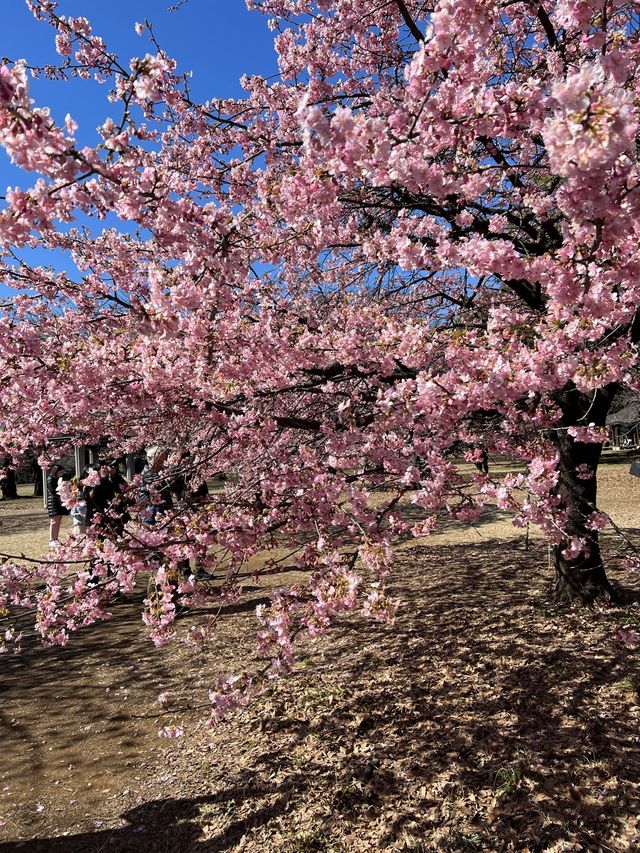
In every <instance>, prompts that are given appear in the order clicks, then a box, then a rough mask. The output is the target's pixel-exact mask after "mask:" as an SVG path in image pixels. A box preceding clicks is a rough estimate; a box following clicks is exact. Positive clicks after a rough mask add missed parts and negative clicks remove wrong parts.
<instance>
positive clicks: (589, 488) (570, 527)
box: [554, 385, 617, 604]
mask: <svg viewBox="0 0 640 853" xmlns="http://www.w3.org/2000/svg"><path fill="white" fill-rule="evenodd" d="M616 389H617V386H615V385H609V386H607V387H606V388H603V389H601V390H599V391H598V392H596V393H595V394H590V395H586V394H583V393H581V392H579V391H578V390H577V389H575V388H573V387H571V388H568V389H566V390H565V391H564V392H563V393H562V395H561V396H560V397H559V399H558V402H559V403H560V406H561V408H562V421H561V424H560V428H559V429H558V431H557V433H556V445H557V447H558V451H559V455H560V471H559V474H560V477H559V484H558V493H559V495H560V498H561V500H562V504H563V506H564V507H565V509H566V510H567V515H568V518H567V524H566V534H567V536H566V538H564V539H563V541H562V542H560V543H559V544H557V545H556V546H555V548H554V560H555V569H556V579H555V596H556V599H557V600H558V601H561V602H565V603H566V602H572V601H580V602H582V603H584V604H589V603H591V602H592V601H594V600H595V599H596V598H599V597H601V596H603V595H606V596H609V597H610V598H612V599H613V598H615V591H614V589H613V587H612V586H611V584H610V582H609V580H608V578H607V575H606V572H605V568H604V564H603V561H602V554H601V551H600V542H599V537H598V531H597V530H591V529H590V528H589V527H588V526H587V524H588V520H589V516H590V515H591V513H593V512H594V510H596V509H597V506H598V504H597V496H598V495H597V489H598V486H597V471H598V463H599V461H600V455H601V453H602V444H591V443H589V444H585V443H583V442H580V441H575V440H574V439H573V438H572V437H571V436H570V435H568V433H567V427H569V426H587V424H590V423H593V424H595V425H596V426H604V425H605V421H606V417H607V414H608V412H609V408H610V407H611V402H612V400H613V397H614V395H615V392H616ZM580 466H587V467H588V468H589V470H590V471H591V472H592V476H591V477H590V478H589V479H584V478H583V477H580V476H578V473H579V471H581V470H584V468H582V469H581V467H580ZM572 537H578V538H580V539H584V540H585V541H586V543H587V545H586V548H585V550H584V552H583V553H582V554H579V555H578V556H577V557H574V558H570V557H567V556H565V554H564V553H563V552H564V551H565V549H566V547H567V545H568V542H569V540H570V539H571V538H572Z"/></svg>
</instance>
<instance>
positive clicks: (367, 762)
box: [269, 542, 640, 851]
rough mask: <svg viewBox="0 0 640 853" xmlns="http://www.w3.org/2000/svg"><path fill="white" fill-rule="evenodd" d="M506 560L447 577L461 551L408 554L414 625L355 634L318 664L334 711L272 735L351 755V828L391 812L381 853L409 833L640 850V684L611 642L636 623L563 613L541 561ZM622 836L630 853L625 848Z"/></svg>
mask: <svg viewBox="0 0 640 853" xmlns="http://www.w3.org/2000/svg"><path fill="white" fill-rule="evenodd" d="M500 553H502V554H503V555H504V553H505V543H503V542H501V543H493V544H492V543H486V544H485V545H484V546H483V547H482V548H475V547H473V548H472V547H461V548H459V559H456V560H455V570H453V567H451V568H452V570H451V571H450V572H448V573H447V574H446V575H444V574H442V573H441V572H438V571H437V569H436V567H437V566H438V565H439V564H441V563H442V561H443V560H445V559H447V560H449V561H450V562H451V561H452V559H453V558H452V555H451V553H450V549H444V548H429V549H423V548H415V549H413V550H412V551H410V552H407V553H406V554H403V555H402V556H401V557H400V559H401V560H402V563H403V565H402V566H401V567H399V574H400V576H401V577H402V581H401V583H399V584H398V589H397V593H398V594H399V595H401V596H402V599H403V617H402V622H401V623H398V625H397V626H396V627H395V628H393V629H390V630H389V629H387V630H383V631H380V630H378V629H376V628H374V627H372V626H371V625H370V624H364V623H361V624H353V623H352V624H347V625H345V626H344V627H343V628H342V630H341V631H338V632H337V634H336V635H333V636H332V643H331V646H330V647H329V648H323V650H322V654H321V656H318V657H319V658H321V660H320V659H316V660H315V662H314V663H315V665H318V666H320V667H321V668H322V669H323V670H324V671H325V672H326V673H331V674H333V675H334V679H333V680H331V678H327V681H326V683H325V689H326V691H327V696H330V697H331V703H330V710H329V708H328V707H327V703H326V701H324V700H323V698H322V697H318V696H317V695H316V697H315V699H314V698H313V695H314V694H313V688H312V687H311V688H309V692H308V695H307V700H306V703H307V711H308V712H307V715H306V717H307V719H303V720H299V719H297V717H298V716H299V715H297V714H295V712H294V711H293V710H290V711H289V713H290V716H289V725H288V727H287V724H286V721H287V714H286V713H283V709H282V708H280V707H279V708H278V713H277V715H276V716H275V717H274V723H275V722H276V720H277V729H279V730H282V731H283V732H286V733H287V734H289V735H297V739H298V741H300V742H303V741H304V739H305V737H308V734H309V719H311V720H312V721H313V722H312V729H313V730H314V732H315V736H316V737H318V738H319V739H320V740H321V741H322V743H323V744H324V748H325V750H332V751H333V752H334V754H335V753H339V752H340V751H342V754H343V759H342V761H341V762H340V764H339V767H337V768H335V774H336V775H337V777H338V779H339V780H341V782H340V785H339V786H338V787H340V788H341V790H343V791H345V790H346V791H347V792H348V793H347V794H346V795H345V794H343V796H342V799H343V801H344V798H345V796H346V797H347V800H348V801H349V807H350V809H351V811H352V814H353V818H354V819H355V820H357V819H358V816H359V815H360V816H363V815H365V814H366V813H367V811H371V809H374V810H377V809H382V808H383V807H384V804H385V803H387V802H393V803H394V808H396V811H397V812H398V813H397V814H396V818H395V819H394V820H392V821H390V823H389V826H388V827H387V829H386V833H385V835H384V838H383V842H384V843H383V846H381V847H380V849H400V848H396V847H393V846H392V845H394V844H395V843H399V839H401V838H402V837H403V833H408V832H409V830H408V829H407V827H411V833H410V834H411V837H412V838H414V840H416V843H418V840H419V843H422V844H424V845H428V848H427V847H426V846H425V848H424V849H434V850H449V849H451V850H464V849H469V850H471V849H478V850H479V849H483V850H491V851H493V850H520V849H524V848H525V847H526V848H527V849H529V850H531V851H543V850H547V849H551V847H552V845H553V844H555V843H559V842H563V843H565V842H571V843H574V844H577V845H579V846H578V847H576V848H574V849H585V850H588V849H598V848H597V847H592V846H591V845H593V844H595V843H596V841H597V842H598V843H600V842H601V843H603V844H606V843H607V840H608V839H609V841H610V843H611V844H613V847H610V848H609V849H633V844H634V843H637V844H638V848H639V849H640V829H637V830H636V829H634V827H635V825H636V824H635V819H634V814H635V810H634V809H633V807H631V802H632V800H633V797H634V795H637V793H638V791H640V747H639V745H638V738H637V701H638V696H639V691H640V678H639V677H638V674H637V668H636V658H637V652H636V649H635V647H631V646H627V645H625V644H624V643H622V642H619V641H618V640H616V630H615V626H616V624H618V625H619V624H621V623H623V622H624V621H626V620H627V619H628V618H629V617H630V614H629V612H628V611H624V610H622V609H619V610H616V609H615V608H613V609H611V608H607V609H604V608H603V609H594V610H591V611H585V610H580V611H578V610H560V609H558V608H556V607H555V606H554V605H553V603H552V602H551V600H550V598H549V596H548V591H547V589H546V585H545V583H541V581H540V578H539V575H538V572H539V567H540V566H541V564H543V561H544V557H545V549H544V548H543V547H541V546H540V545H538V546H537V548H535V549H534V550H533V551H532V552H529V553H524V552H523V551H522V550H521V549H516V548H515V547H513V548H512V549H511V550H510V551H507V553H509V558H508V560H504V559H503V560H500V559H499V555H500ZM432 567H433V568H432ZM534 567H535V568H534ZM412 575H413V578H412V577H411V576H412ZM419 575H422V576H423V577H422V578H421V579H420V578H419V577H418V576H419ZM537 575H538V576H537ZM412 581H413V582H412ZM631 616H632V617H633V618H639V617H640V613H635V612H634V613H632V614H631ZM345 659H346V660H348V661H349V668H348V673H347V678H346V679H345V677H344V675H341V674H340V670H341V667H342V666H343V665H344V661H345ZM634 673H635V675H634ZM309 696H311V699H309ZM325 698H326V697H325ZM304 701H305V700H303V707H304ZM310 708H311V710H309V709H310ZM634 708H635V711H634ZM269 758H270V760H276V761H278V758H277V757H276V756H274V755H273V752H272V753H270V755H269ZM279 761H280V765H279V766H280V767H281V768H282V767H284V766H286V763H285V761H286V760H285V759H284V758H283V756H282V755H280V758H279ZM310 772H315V768H314V767H313V766H312V765H310ZM319 775H320V776H321V774H319ZM398 803H400V804H401V805H400V806H399V807H398ZM335 805H336V808H337V807H338V806H339V805H340V804H339V803H338V802H336V804H335ZM454 815H455V818H454ZM625 833H627V836H626V837H627V838H628V843H629V844H630V846H629V847H628V848H627V847H624V846H623V847H620V846H615V845H616V844H619V843H620V841H619V840H616V839H620V838H624V837H625ZM634 837H635V839H636V841H634V840H633V839H634ZM465 839H466V840H465ZM625 843H627V842H625ZM465 845H466V846H465ZM408 849H411V845H409V847H408ZM414 849H418V848H417V847H416V848H414ZM554 849H555V848H554ZM603 849H607V847H606V846H605V847H603Z"/></svg>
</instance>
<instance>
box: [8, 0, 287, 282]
mask: <svg viewBox="0 0 640 853" xmlns="http://www.w3.org/2000/svg"><path fill="white" fill-rule="evenodd" d="M175 2H176V0H60V2H59V5H58V13H59V14H61V15H66V16H73V17H79V16H83V17H86V18H88V19H89V20H90V22H91V24H92V27H93V32H94V33H95V34H96V35H100V36H102V37H103V38H104V39H105V41H106V43H107V46H108V47H109V49H110V50H111V51H113V52H115V53H117V54H118V56H119V57H120V59H121V61H122V60H123V64H125V65H128V63H129V60H130V59H131V57H132V56H144V55H145V53H148V52H151V53H153V52H155V48H154V47H153V45H152V44H151V43H150V42H149V39H148V34H147V33H144V34H143V35H142V36H138V35H136V33H135V30H134V24H135V23H136V21H144V20H148V21H149V22H150V23H151V24H152V26H153V31H154V34H155V36H156V38H157V40H158V42H159V43H160V45H161V46H162V48H163V50H165V52H166V53H167V54H168V55H169V56H172V57H173V58H174V59H175V60H176V61H177V62H178V70H179V71H192V72H193V76H192V78H191V82H190V86H191V92H192V94H193V97H194V99H196V100H205V99H207V98H212V97H221V98H227V97H242V94H243V90H242V88H241V86H240V85H239V79H240V77H241V76H242V75H243V74H261V75H263V76H265V77H269V76H271V75H273V74H275V73H276V71H277V65H276V58H275V53H274V49H273V33H271V32H270V31H269V30H268V28H267V19H266V17H265V16H264V15H262V14H260V13H258V12H248V11H247V9H246V6H245V0H188V2H186V3H184V4H183V5H182V6H180V7H179V8H178V9H177V10H176V11H169V8H170V6H171V5H173V4H174V3H175ZM0 4H1V5H2V28H1V29H0V57H2V58H8V59H11V60H17V59H22V58H24V59H26V60H27V61H28V64H30V65H44V64H46V63H47V62H58V61H60V57H59V56H58V55H57V54H56V52H55V47H54V38H55V30H54V29H53V27H50V26H49V25H48V24H46V23H43V22H38V21H36V20H35V19H34V18H33V16H32V15H31V13H30V12H29V10H28V9H27V6H26V4H25V2H24V0H0ZM109 88H110V86H109V85H108V84H106V85H99V84H97V83H95V82H94V81H92V80H86V81H85V80H77V79H74V80H70V81H57V82H52V81H49V80H46V79H33V80H31V83H30V93H31V97H32V98H33V99H34V100H35V102H36V105H37V106H40V107H49V108H50V109H51V112H52V115H53V116H54V118H55V119H56V120H57V121H58V122H62V121H63V120H64V117H65V115H66V114H67V113H70V114H71V116H72V117H73V118H74V119H75V120H76V122H77V123H78V125H79V127H78V131H77V132H76V134H75V135H76V138H77V140H78V143H79V144H86V145H91V144H96V143H97V142H98V141H99V138H98V135H97V133H96V127H98V125H101V124H102V123H103V122H104V120H105V119H106V118H107V117H108V116H112V117H113V118H117V117H118V111H119V109H120V107H119V106H118V105H117V104H111V103H110V102H109V101H108V100H107V93H108V91H109ZM37 177H38V176H37V175H34V174H29V173H24V172H22V171H21V170H19V169H16V168H15V167H14V166H12V164H11V163H10V161H9V158H8V157H7V155H6V153H5V151H4V149H3V148H1V147H0V195H4V191H5V188H6V187H7V186H20V187H24V188H26V187H29V186H31V185H32V184H33V183H34V182H35V180H36V179H37ZM0 204H1V203H0ZM110 224H113V223H110ZM121 225H122V224H121ZM101 227H104V223H103V224H102V226H101ZM20 255H21V256H22V257H23V258H24V259H25V260H30V261H31V262H35V263H41V264H47V265H51V266H53V267H54V268H57V269H67V270H68V271H70V270H69V259H67V258H65V257H64V256H63V255H62V254H58V253H50V252H47V253H43V252H42V251H40V250H35V251H32V250H28V249H25V250H22V251H21V252H20ZM7 293H8V290H7V287H6V286H5V285H4V284H3V283H2V281H0V296H3V295H6V294H7Z"/></svg>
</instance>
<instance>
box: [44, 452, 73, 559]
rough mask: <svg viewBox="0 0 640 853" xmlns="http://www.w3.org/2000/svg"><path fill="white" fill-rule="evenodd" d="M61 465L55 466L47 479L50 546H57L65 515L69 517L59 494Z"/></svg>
mask: <svg viewBox="0 0 640 853" xmlns="http://www.w3.org/2000/svg"><path fill="white" fill-rule="evenodd" d="M62 471H63V468H62V466H61V465H57V464H56V465H53V466H52V467H51V471H50V472H49V476H48V477H47V515H48V516H49V544H50V545H55V544H56V543H57V542H58V537H59V535H60V524H61V522H62V516H63V515H69V510H68V509H67V508H66V507H65V506H63V504H62V501H61V500H60V495H59V494H58V481H59V479H60V477H61V475H62Z"/></svg>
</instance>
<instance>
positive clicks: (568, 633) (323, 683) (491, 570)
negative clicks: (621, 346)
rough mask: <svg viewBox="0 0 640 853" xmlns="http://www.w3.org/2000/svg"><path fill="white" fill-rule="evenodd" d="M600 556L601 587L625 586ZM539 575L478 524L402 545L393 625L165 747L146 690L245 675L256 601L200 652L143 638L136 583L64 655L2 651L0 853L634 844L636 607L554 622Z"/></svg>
mask: <svg viewBox="0 0 640 853" xmlns="http://www.w3.org/2000/svg"><path fill="white" fill-rule="evenodd" d="M601 483H602V491H603V505H604V506H605V508H607V509H608V510H609V511H611V512H613V514H614V517H616V518H617V519H618V520H621V522H622V524H624V526H625V527H627V528H637V527H640V518H639V515H638V510H637V507H638V500H637V498H638V496H639V495H638V492H640V488H639V485H640V483H639V481H635V480H632V479H631V478H630V477H628V475H627V468H626V467H622V466H613V465H611V466H608V467H607V468H606V469H605V470H604V473H603V476H602V478H601ZM19 503H21V504H22V506H24V507H25V510H24V515H25V516H26V517H28V516H29V515H30V512H27V511H26V504H27V502H26V501H24V502H19ZM29 503H30V502H29ZM22 506H21V512H22V511H23V510H22ZM0 509H2V510H4V509H6V508H2V505H1V504H0ZM8 514H9V513H7V514H6V515H4V516H2V515H0V519H2V520H5V518H6V517H7V515H8ZM621 516H622V518H621ZM44 521H45V520H44V518H42V516H41V523H44ZM1 533H2V530H1V529H0V535H1ZM17 535H18V536H21V535H24V534H17ZM26 535H27V536H32V537H38V536H39V535H41V534H40V532H39V531H38V530H34V531H31V532H30V533H28V534H26ZM15 541H17V540H16V534H15V533H13V534H11V535H10V536H6V537H4V538H2V539H0V550H4V549H5V547H6V545H5V543H7V544H9V545H13V543H14V542H15ZM20 541H21V543H22V544H21V545H20V548H21V550H24V549H25V545H24V542H25V540H20ZM37 541H38V540H36V538H34V539H33V543H34V547H35V545H36V542H37ZM617 548H618V543H617V542H616V540H615V538H609V539H608V540H607V550H608V552H609V554H610V555H611V556H612V557H613V559H612V568H611V576H612V579H613V580H614V582H615V583H617V584H619V585H624V586H626V587H627V588H629V587H631V589H633V587H634V586H635V590H636V592H638V591H640V590H639V587H640V584H639V583H638V579H637V578H636V576H633V575H631V576H630V575H623V574H622V573H621V572H619V571H618V570H617V569H616V560H615V556H614V555H615V553H616V550H617ZM546 564H547V552H546V547H545V546H544V545H543V543H541V542H539V541H534V542H533V543H532V547H531V550H529V551H528V552H525V551H524V548H523V540H522V538H521V537H520V538H516V537H514V529H513V528H512V527H509V526H508V520H507V519H504V518H500V517H497V516H496V515H495V514H492V513H488V514H487V516H486V518H485V519H484V520H483V523H482V524H481V525H479V526H478V528H477V531H476V530H470V531H467V530H464V529H462V528H457V527H455V526H454V527H450V528H448V529H447V530H446V531H445V532H444V533H443V534H441V535H440V536H439V537H434V538H433V541H431V542H429V544H428V545H425V544H421V543H413V547H409V546H408V545H405V546H404V547H403V548H402V549H401V550H400V551H399V552H398V557H397V566H396V568H397V571H396V575H395V577H396V587H397V588H396V593H397V594H398V595H399V596H400V597H401V598H402V600H403V602H404V607H403V608H402V612H401V614H400V616H399V618H398V621H397V623H396V625H395V626H393V627H391V628H389V627H388V628H378V627H375V626H373V625H371V624H369V623H366V622H365V621H364V620H359V619H352V620H349V621H346V620H345V621H344V622H343V623H341V624H340V625H339V626H338V627H337V629H336V630H335V631H334V632H333V633H332V634H331V635H330V636H328V637H326V638H323V639H322V640H319V641H317V642H316V643H313V644H307V645H305V646H304V648H303V649H302V651H301V657H300V664H299V667H298V670H297V672H296V673H295V675H294V676H293V677H291V678H288V679H286V680H285V681H283V682H281V683H279V684H278V685H277V686H276V687H275V688H274V691H273V694H272V695H270V696H265V697H263V698H262V699H261V700H259V701H257V702H256V703H255V704H254V705H252V706H251V707H250V708H249V709H248V710H247V711H246V712H244V713H243V714H242V715H239V716H235V717H231V718H229V719H226V720H224V721H223V722H222V723H221V724H220V725H219V726H218V727H216V728H215V729H212V730H206V729H204V728H201V727H198V726H192V727H191V728H189V729H188V732H187V735H186V736H185V738H184V739H183V740H181V741H175V742H173V741H172V742H169V745H168V747H167V742H166V741H161V740H159V739H158V738H157V736H156V730H157V727H158V725H159V723H160V721H161V718H160V716H159V711H160V708H159V706H158V705H157V704H155V700H156V697H157V694H158V693H159V692H160V691H161V690H171V691H172V692H174V693H175V694H176V695H177V696H178V697H180V701H181V703H182V705H183V706H186V705H189V704H192V705H193V704H196V703H199V702H201V701H203V698H204V697H205V695H206V694H205V690H206V687H207V685H208V683H209V680H210V679H211V678H212V677H213V675H214V673H221V672H222V673H226V672H230V671H234V670H237V669H238V668H242V667H243V666H247V665H250V663H251V661H252V659H253V640H252V637H253V629H254V618H253V609H254V607H255V604H256V603H257V602H258V601H259V600H260V599H261V598H262V597H263V596H264V595H265V591H266V590H265V588H264V587H251V586H249V587H247V589H246V591H245V595H244V597H243V599H242V600H241V601H240V602H239V603H237V604H235V605H230V606H228V607H226V608H225V609H223V611H222V614H221V618H220V621H219V628H218V632H217V634H216V637H215V639H214V641H213V642H212V644H211V647H210V649H209V650H208V653H207V655H206V657H204V658H203V659H197V660H193V655H194V652H193V651H192V650H190V649H189V648H187V647H186V646H184V645H182V644H179V643H177V644H173V645H171V646H170V647H169V648H167V649H163V650H159V651H156V650H154V649H153V647H151V646H150V644H149V643H148V641H147V640H146V638H145V635H144V630H143V627H142V626H141V624H140V621H139V605H140V601H141V598H142V597H143V591H142V590H140V591H137V592H136V593H134V594H133V595H131V596H127V597H126V598H125V599H122V600H119V601H118V602H117V603H116V604H115V605H114V608H113V619H112V620H110V621H109V622H107V623H104V624H102V625H98V626H94V627H92V628H90V629H87V630H85V631H83V632H81V633H80V634H79V635H78V636H77V637H75V638H74V639H73V641H72V643H71V644H70V645H69V646H68V647H67V648H65V649H41V648H39V647H35V646H34V647H32V648H29V649H28V650H27V652H26V653H25V655H24V656H23V657H22V658H11V659H5V660H4V661H3V662H2V664H3V669H4V674H3V677H2V691H3V695H2V703H1V705H0V727H1V737H2V745H3V746H2V753H1V758H0V771H1V772H0V777H1V778H0V818H1V819H2V821H3V826H2V828H0V838H4V839H6V843H0V853H8V851H14V850H15V851H18V850H20V851H25V853H44V851H47V853H49V851H51V853H75V851H78V853H79V851H85V853H98V851H115V852H116V853H124V851H149V853H151V851H154V853H155V851H158V853H164V851H167V853H168V851H189V853H191V851H194V853H213V851H241V850H242V851H251V853H257V852H258V851H285V853H303V851H327V853H330V851H340V853H351V851H353V853H359V851H372V850H373V851H386V850H389V851H391V850H415V851H421V850H422V851H426V850H436V851H448V850H451V851H453V850H456V851H476V850H486V851H503V850H504V851H508V850H509V851H526V850H529V851H532V852H533V851H540V853H542V851H564V850H578V851H580V850H587V851H590V850H593V851H596V850H603V851H609V850H614V851H621V853H622V851H627V850H628V851H632V850H636V849H640V828H639V827H638V819H639V813H638V808H639V806H638V803H639V798H638V793H639V786H640V738H639V735H638V712H639V710H640V708H639V700H638V691H639V688H640V674H639V670H638V667H637V648H638V647H637V646H633V645H625V644H624V643H622V642H620V641H619V640H618V639H617V638H616V633H617V630H618V629H619V627H621V626H622V625H626V624H640V610H639V609H638V605H637V604H634V603H630V604H628V605H626V606H625V607H618V608H606V607H597V608H595V609H592V610H559V609H557V608H555V607H554V606H553V605H552V604H551V603H550V601H549V598H548V589H547V583H548V573H547V567H546ZM272 580H273V579H272ZM284 580H285V581H286V580H289V579H288V578H284ZM270 582H272V581H270ZM632 600H633V597H632V596H630V598H629V601H632ZM180 629H181V631H183V630H185V629H186V621H185V622H182V623H180ZM200 669H201V671H202V676H201V678H200V680H199V681H197V682H196V683H194V682H193V675H192V674H193V672H194V671H197V670H200ZM185 716H186V717H187V719H191V720H193V721H195V720H196V719H197V713H195V712H191V713H189V712H183V713H182V714H181V715H179V717H178V716H176V717H175V718H174V717H172V716H171V715H169V716H168V717H166V718H164V719H162V722H163V723H167V722H175V721H176V720H177V719H178V718H181V719H183V718H184V717H185ZM18 845H19V846H18Z"/></svg>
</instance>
